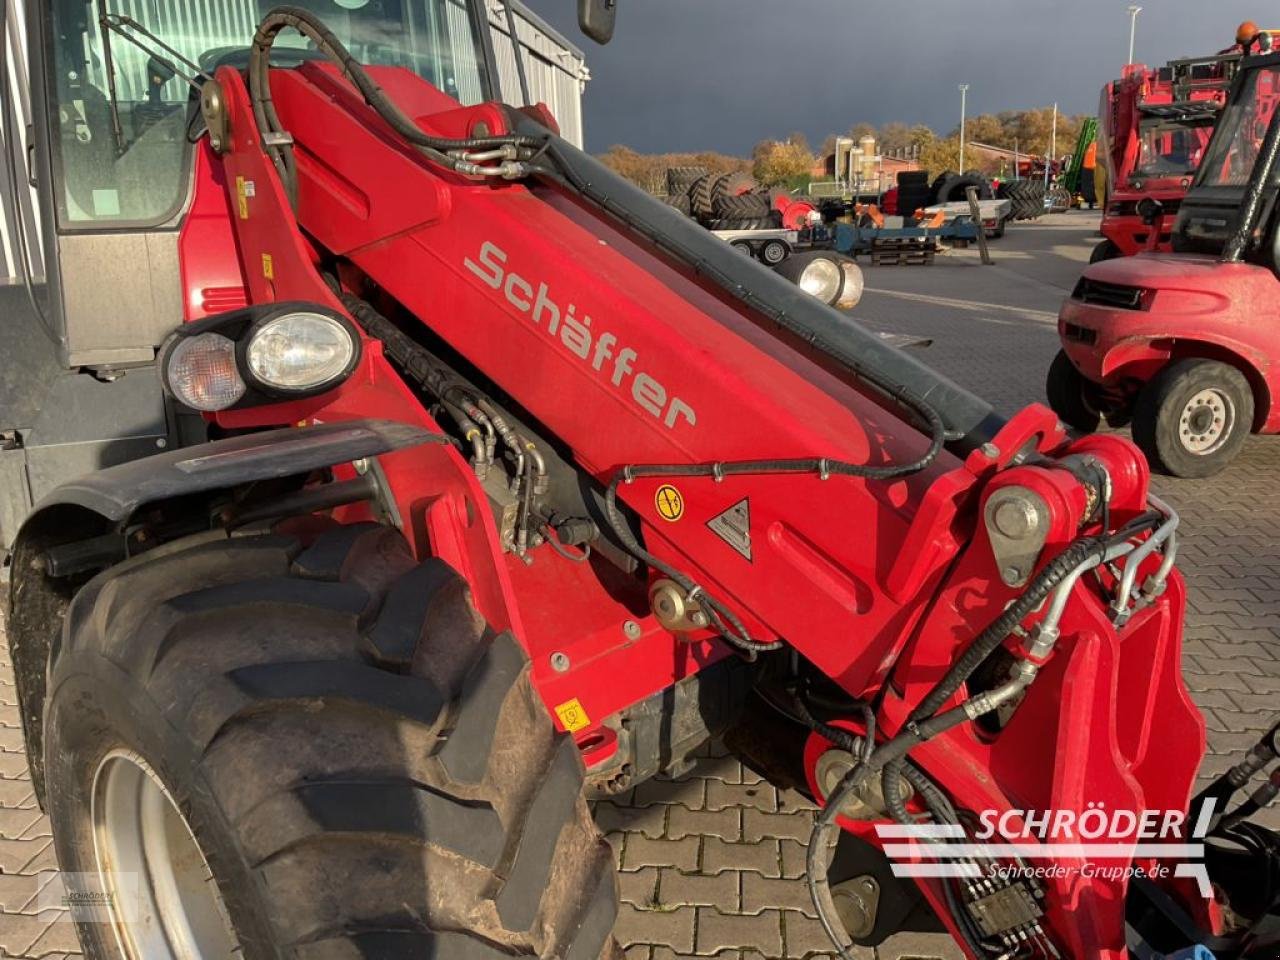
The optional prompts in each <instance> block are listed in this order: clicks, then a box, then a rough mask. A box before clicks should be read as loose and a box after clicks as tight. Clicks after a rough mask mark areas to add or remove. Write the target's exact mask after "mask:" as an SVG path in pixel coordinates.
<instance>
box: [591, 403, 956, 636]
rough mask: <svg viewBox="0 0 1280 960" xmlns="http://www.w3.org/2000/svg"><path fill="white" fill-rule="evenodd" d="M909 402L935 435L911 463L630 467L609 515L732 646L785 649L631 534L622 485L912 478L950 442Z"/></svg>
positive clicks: (614, 491)
mask: <svg viewBox="0 0 1280 960" xmlns="http://www.w3.org/2000/svg"><path fill="white" fill-rule="evenodd" d="M904 402H908V403H909V405H910V408H911V409H912V410H914V411H915V412H916V413H917V414H918V415H919V416H920V417H921V419H923V420H924V421H925V422H926V423H927V424H928V426H929V430H930V433H931V438H930V443H929V447H928V449H927V450H925V452H924V453H923V454H921V455H920V456H919V457H918V458H916V459H915V460H913V461H911V462H910V463H902V464H891V465H889V466H873V465H868V464H858V463H847V462H845V461H842V460H831V459H826V458H810V459H798V460H785V459H780V460H738V461H732V462H728V463H685V464H680V463H673V464H661V465H658V464H648V465H643V466H627V467H624V468H623V469H622V470H621V471H619V472H618V474H617V475H616V476H615V477H614V478H613V481H612V482H611V483H610V484H609V487H608V489H607V490H606V491H605V516H606V517H607V518H608V520H609V525H610V526H611V527H612V528H613V532H614V534H615V535H616V536H617V538H618V540H619V541H620V542H621V543H622V545H623V546H624V547H625V548H626V549H627V551H628V552H630V553H631V554H632V555H633V556H635V557H636V558H637V559H639V560H640V561H641V562H642V563H645V564H647V565H649V566H650V567H653V568H654V569H655V570H658V571H659V572H661V573H662V574H664V575H665V576H667V577H668V578H670V579H671V580H672V581H674V582H675V583H676V584H678V585H679V586H680V587H681V589H683V590H684V591H685V593H686V594H687V595H688V596H689V598H690V599H696V600H697V601H698V602H699V603H700V604H701V605H702V606H703V607H704V608H705V609H706V611H707V615H708V617H709V618H710V619H711V621H712V624H713V625H714V626H715V627H716V629H717V630H718V631H719V632H720V634H721V635H722V636H723V637H724V638H725V640H727V641H728V642H729V643H730V644H732V645H733V646H735V647H737V648H738V649H739V650H742V651H743V652H745V653H747V654H748V655H749V656H752V657H754V656H755V655H756V654H758V653H767V652H770V651H773V650H780V649H782V644H781V643H780V642H774V643H760V642H759V641H757V640H755V639H753V638H752V636H751V634H750V633H749V632H748V631H747V629H746V627H745V625H744V624H743V623H742V621H741V620H740V619H739V618H738V617H737V616H735V615H734V613H733V612H732V611H731V610H730V609H729V608H728V607H727V606H726V605H725V604H724V603H723V602H721V601H720V600H718V599H717V598H715V597H713V596H711V595H710V594H708V593H707V592H706V591H705V590H704V589H703V588H702V587H701V585H699V584H697V583H696V582H694V580H693V578H691V577H689V576H688V575H687V574H685V573H682V572H681V571H679V570H677V569H676V568H675V567H673V566H672V565H671V564H669V563H666V562H665V561H663V560H660V559H658V557H656V556H654V554H653V553H651V552H650V551H649V550H647V549H645V547H644V546H643V545H642V544H641V543H640V541H639V539H638V538H637V537H636V536H635V534H634V533H632V532H631V526H630V524H629V523H628V522H627V518H626V517H625V516H624V515H623V513H622V509H621V507H619V505H618V488H619V487H620V486H621V485H622V484H623V483H630V482H631V481H633V480H636V479H639V478H642V477H650V478H653V477H711V478H714V479H715V480H717V481H718V480H723V479H725V478H726V477H737V476H747V475H756V476H759V475H767V474H779V473H785V474H805V473H808V474H817V475H818V476H820V477H822V478H823V479H824V480H825V479H826V478H828V477H832V476H843V477H860V478H863V479H867V480H894V479H898V478H901V477H908V476H912V475H914V474H916V473H919V472H921V471H922V470H925V469H927V468H928V466H929V465H930V464H931V463H933V461H934V460H936V459H937V457H938V455H939V454H940V453H941V452H942V448H943V445H944V444H945V443H946V427H945V426H944V425H943V422H942V418H941V416H939V415H938V412H937V411H936V410H934V409H933V408H932V407H931V406H929V405H928V404H927V403H924V402H923V401H921V400H918V399H916V398H914V397H912V398H904Z"/></svg>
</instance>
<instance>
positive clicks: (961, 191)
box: [928, 170, 991, 206]
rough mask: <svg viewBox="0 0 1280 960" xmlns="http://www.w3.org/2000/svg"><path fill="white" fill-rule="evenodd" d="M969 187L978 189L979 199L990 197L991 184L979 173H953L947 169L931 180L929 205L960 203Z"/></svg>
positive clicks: (965, 196)
mask: <svg viewBox="0 0 1280 960" xmlns="http://www.w3.org/2000/svg"><path fill="white" fill-rule="evenodd" d="M970 187H973V188H975V189H976V190H977V191H978V199H979V200H990V199H991V184H990V183H989V182H988V181H987V178H986V177H984V176H982V174H980V173H955V172H953V171H950V170H949V171H947V172H946V173H944V174H942V175H941V176H940V177H938V179H936V180H935V181H933V187H932V189H931V191H930V192H931V199H930V202H929V204H928V205H929V206H933V205H935V204H943V203H960V202H961V201H963V200H966V199H968V196H969V194H968V190H969V188H970Z"/></svg>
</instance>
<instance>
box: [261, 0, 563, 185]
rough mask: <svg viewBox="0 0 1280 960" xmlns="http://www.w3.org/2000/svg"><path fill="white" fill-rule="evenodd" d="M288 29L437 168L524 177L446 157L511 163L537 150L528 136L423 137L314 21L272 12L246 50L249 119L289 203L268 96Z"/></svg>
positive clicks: (290, 170)
mask: <svg viewBox="0 0 1280 960" xmlns="http://www.w3.org/2000/svg"><path fill="white" fill-rule="evenodd" d="M290 27H291V28H293V29H294V30H297V31H298V32H299V33H301V34H302V35H303V36H305V37H306V38H307V39H309V40H311V41H312V42H313V43H314V44H315V45H316V47H317V48H318V49H319V50H320V52H321V53H323V54H324V55H325V56H327V57H328V58H329V59H330V60H332V61H333V62H334V63H336V64H337V65H338V66H340V67H341V68H342V73H343V76H344V77H346V79H347V80H349V81H350V82H351V83H352V84H353V85H354V86H355V88H356V89H357V90H359V91H360V94H361V95H362V96H363V97H364V100H365V103H367V104H368V105H369V106H370V107H372V108H373V109H374V110H375V111H376V112H377V113H378V115H379V116H380V117H382V119H383V120H385V121H386V122H387V123H388V124H389V125H390V126H391V128H392V129H393V130H395V132H396V133H398V134H399V135H400V136H402V137H403V138H404V139H405V140H407V141H409V143H411V144H413V145H414V146H415V147H417V148H418V149H419V150H421V151H422V152H423V153H424V154H426V155H427V156H428V157H429V158H430V159H431V160H433V161H434V162H436V163H438V164H440V165H441V166H444V167H447V168H449V169H450V170H454V171H455V172H457V173H461V174H464V175H467V176H488V175H493V174H500V175H503V176H511V177H515V176H523V175H524V173H526V172H527V170H525V169H524V167H523V165H520V164H515V165H513V166H511V167H509V168H507V167H500V168H489V167H481V166H480V165H478V164H475V163H471V162H469V161H467V160H465V159H462V158H459V157H453V156H450V155H449V151H466V150H493V149H505V150H509V151H511V156H510V157H509V159H510V160H513V161H514V160H516V159H517V157H516V153H517V152H518V151H519V150H521V149H524V150H528V151H535V150H538V149H539V148H540V147H542V146H543V141H542V140H541V139H540V138H538V137H531V136H519V135H516V136H494V137H466V138H461V139H457V138H450V137H436V136H432V135H431V134H428V133H426V132H425V131H424V130H423V129H422V128H421V127H419V126H418V125H417V124H416V123H415V122H414V121H413V119H412V118H411V117H410V116H409V115H408V114H406V113H405V112H404V111H403V110H401V109H400V108H399V107H398V106H397V105H396V103H395V101H394V100H392V99H391V98H390V97H389V96H387V93H386V91H384V90H383V89H382V88H381V87H380V86H378V84H377V83H375V82H374V80H373V78H372V77H370V76H369V73H368V71H366V70H365V69H364V67H363V66H362V65H361V64H360V63H359V61H357V60H356V59H355V58H354V57H353V56H352V55H351V53H350V52H349V51H348V50H347V48H346V46H345V45H344V44H343V43H342V41H341V40H339V39H338V36H337V35H336V34H335V33H334V32H333V31H332V30H330V29H329V28H328V27H327V26H325V24H324V22H323V21H322V20H321V19H320V18H319V17H317V16H316V15H315V14H314V13H312V12H311V11H310V10H306V9H303V8H302V7H289V6H284V7H276V8H275V9H274V10H272V11H271V12H270V13H268V14H267V15H266V17H264V18H263V20H262V22H261V23H260V24H259V25H258V30H257V32H256V33H255V34H254V37H253V46H252V48H251V49H250V51H249V71H248V72H249V94H250V98H251V99H252V101H253V115H254V119H255V120H256V121H257V125H258V130H259V131H260V132H261V134H262V139H263V149H264V150H266V152H267V155H268V156H269V157H271V160H272V162H273V163H274V164H275V167H276V170H277V172H278V173H279V174H280V177H281V179H282V180H283V181H284V184H285V187H286V189H287V190H288V192H289V196H290V197H291V198H292V199H294V200H295V201H296V194H297V170H296V167H295V165H294V161H293V151H292V149H291V146H290V145H289V143H288V142H287V140H285V138H284V137H285V131H284V128H283V125H282V124H281V122H280V117H279V115H278V114H277V113H276V108H275V102H274V101H273V100H272V97H271V78H270V70H271V48H272V46H274V44H275V41H276V37H277V36H278V35H279V34H280V32H281V31H282V30H285V29H287V28H290Z"/></svg>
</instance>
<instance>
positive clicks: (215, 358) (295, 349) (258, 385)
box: [160, 302, 360, 413]
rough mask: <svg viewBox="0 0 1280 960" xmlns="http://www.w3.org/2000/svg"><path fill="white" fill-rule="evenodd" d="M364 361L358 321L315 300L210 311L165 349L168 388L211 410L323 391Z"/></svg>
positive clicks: (198, 407) (164, 375) (199, 407)
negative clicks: (221, 311) (211, 313)
mask: <svg viewBox="0 0 1280 960" xmlns="http://www.w3.org/2000/svg"><path fill="white" fill-rule="evenodd" d="M359 360H360V334H359V332H358V331H357V329H356V327H355V325H354V324H352V323H351V321H350V320H348V319H347V318H346V317H344V316H343V315H342V314H341V313H338V312H336V311H332V310H329V309H328V308H327V307H324V306H321V305H319V304H314V303H308V302H297V303H272V304H263V305H259V306H253V307H247V308H245V309H243V310H232V311H230V312H229V313H222V314H218V315H217V316H213V317H206V318H205V319H203V320H197V321H195V322H194V323H189V324H185V325H184V326H182V327H179V328H178V329H177V330H175V331H174V332H173V334H172V335H171V336H170V337H169V339H168V340H166V341H165V343H164V346H162V347H161V348H160V370H161V374H162V378H163V381H164V385H165V389H166V390H168V392H169V393H170V394H171V395H172V396H173V397H174V398H175V399H177V400H179V401H180V402H182V403H184V404H186V405H187V406H188V407H191V408H192V409H194V410H201V411H204V412H206V413H213V412H216V411H218V410H227V409H230V408H231V407H249V406H260V405H262V404H269V403H274V402H278V401H280V400H296V399H299V398H301V397H309V396H314V395H316V394H320V393H324V392H326V391H328V390H332V389H333V388H334V387H335V386H337V385H338V384H339V383H341V382H342V381H343V380H345V379H346V378H347V377H349V376H350V375H351V374H352V372H353V371H354V370H355V369H356V365H357V363H358V362H359Z"/></svg>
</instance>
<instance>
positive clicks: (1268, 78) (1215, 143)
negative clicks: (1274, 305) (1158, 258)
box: [1173, 54, 1280, 270]
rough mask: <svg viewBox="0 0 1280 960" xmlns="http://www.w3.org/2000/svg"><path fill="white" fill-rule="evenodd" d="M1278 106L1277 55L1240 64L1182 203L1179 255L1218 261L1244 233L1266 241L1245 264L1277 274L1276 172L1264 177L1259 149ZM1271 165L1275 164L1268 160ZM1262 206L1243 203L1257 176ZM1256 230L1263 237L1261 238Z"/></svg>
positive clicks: (1177, 227)
mask: <svg viewBox="0 0 1280 960" xmlns="http://www.w3.org/2000/svg"><path fill="white" fill-rule="evenodd" d="M1277 105H1280V54H1270V55H1268V56H1265V57H1255V58H1252V59H1250V60H1246V61H1244V63H1243V64H1242V66H1241V70H1240V74H1239V76H1238V77H1237V80H1236V83H1235V85H1234V86H1233V88H1232V90H1231V95H1230V99H1229V100H1228V102H1227V106H1226V109H1225V110H1224V111H1223V114H1222V117H1221V119H1220V120H1219V122H1218V126H1217V129H1216V130H1215V131H1214V135H1213V139H1212V140H1211V141H1210V142H1209V145H1208V147H1207V148H1206V149H1205V151H1204V160H1203V162H1202V163H1201V164H1200V168H1199V170H1198V172H1197V173H1196V177H1195V179H1194V181H1193V182H1192V185H1191V190H1190V192H1189V193H1188V194H1187V197H1186V199H1185V200H1184V201H1183V203H1182V208H1181V211H1180V212H1179V216H1178V220H1177V223H1176V224H1175V226H1174V233H1173V245H1174V250H1175V251H1176V252H1179V253H1197V254H1205V255H1209V256H1215V257H1216V256H1222V255H1223V253H1224V252H1225V251H1226V250H1227V248H1228V245H1229V243H1230V241H1231V239H1232V238H1233V237H1235V236H1236V234H1237V233H1239V232H1240V231H1241V230H1242V229H1245V230H1247V231H1248V232H1249V233H1250V236H1251V238H1253V239H1256V238H1257V237H1258V236H1259V235H1260V236H1262V237H1264V238H1265V242H1263V243H1261V244H1256V245H1255V244H1253V243H1252V242H1251V243H1250V246H1251V247H1253V248H1254V249H1252V250H1251V251H1249V252H1247V253H1246V259H1249V260H1251V261H1254V262H1258V263H1260V264H1262V265H1265V266H1268V267H1270V268H1271V269H1273V270H1275V269H1277V267H1278V266H1280V262H1278V259H1280V258H1278V256H1277V254H1278V253H1280V251H1277V250H1275V249H1273V247H1274V246H1275V231H1274V229H1273V228H1272V226H1271V224H1272V214H1273V212H1274V207H1275V200H1276V195H1277V188H1280V179H1277V176H1276V173H1277V170H1276V166H1275V164H1274V163H1273V162H1269V163H1267V165H1266V166H1267V167H1268V168H1269V169H1268V171H1264V170H1263V168H1262V165H1261V163H1260V161H1262V160H1263V146H1264V144H1265V142H1266V141H1267V140H1268V133H1269V131H1270V128H1271V126H1272V124H1273V121H1274V119H1275V118H1276V116H1277V115H1278V114H1277V110H1276V107H1277ZM1272 160H1274V158H1272ZM1259 175H1265V176H1266V179H1267V182H1266V183H1264V184H1260V186H1261V187H1262V190H1261V193H1260V200H1261V203H1260V204H1258V205H1256V206H1252V207H1249V208H1248V209H1246V197H1247V194H1248V193H1249V188H1250V186H1251V184H1252V183H1253V181H1254V180H1255V177H1256V176H1259ZM1259 228H1261V232H1260V234H1259Z"/></svg>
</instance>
